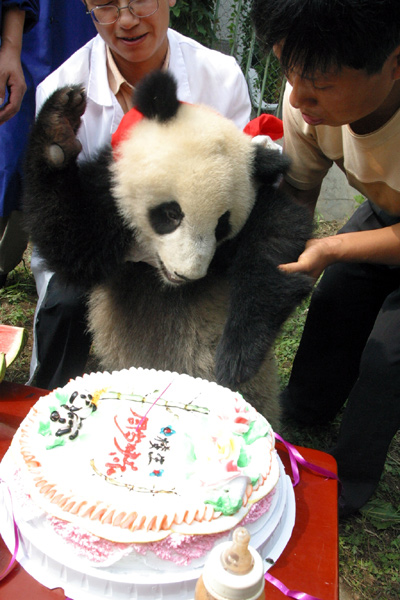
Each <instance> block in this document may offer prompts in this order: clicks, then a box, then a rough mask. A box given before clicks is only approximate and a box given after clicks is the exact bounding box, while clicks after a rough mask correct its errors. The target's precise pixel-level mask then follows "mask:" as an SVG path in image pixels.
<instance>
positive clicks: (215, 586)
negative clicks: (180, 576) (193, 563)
mask: <svg viewBox="0 0 400 600" xmlns="http://www.w3.org/2000/svg"><path fill="white" fill-rule="evenodd" d="M249 541H250V534H249V532H248V531H247V529H245V528H244V527H238V528H237V529H235V531H234V532H233V541H232V542H225V543H222V544H218V545H217V546H215V548H213V550H212V551H211V552H210V555H209V557H208V559H207V561H206V564H205V567H204V571H203V574H202V575H201V577H200V578H199V580H198V581H197V584H196V591H195V597H194V600H265V593H264V584H265V580H264V567H263V561H262V558H261V556H260V555H259V553H258V552H257V551H256V550H255V549H254V548H252V547H251V546H249Z"/></svg>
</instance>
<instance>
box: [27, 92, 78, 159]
mask: <svg viewBox="0 0 400 600" xmlns="http://www.w3.org/2000/svg"><path fill="white" fill-rule="evenodd" d="M85 108H86V96H85V91H84V89H83V88H82V87H81V86H68V87H64V88H60V89H58V90H56V91H55V92H54V94H52V96H50V98H49V99H48V100H47V102H46V103H45V104H44V106H43V108H42V110H41V111H40V113H39V116H38V119H37V128H38V130H39V131H40V135H41V136H42V137H43V138H44V139H43V140H42V141H43V144H42V147H43V148H44V158H45V160H46V162H47V163H48V164H49V165H51V166H53V167H56V168H57V167H63V166H65V165H66V164H67V163H69V162H70V161H71V160H74V159H75V158H76V157H77V156H78V154H79V152H80V151H81V148H82V146H81V143H80V141H79V140H78V139H77V137H76V134H77V131H78V129H79V126H80V123H81V116H82V115H83V113H84V111H85Z"/></svg>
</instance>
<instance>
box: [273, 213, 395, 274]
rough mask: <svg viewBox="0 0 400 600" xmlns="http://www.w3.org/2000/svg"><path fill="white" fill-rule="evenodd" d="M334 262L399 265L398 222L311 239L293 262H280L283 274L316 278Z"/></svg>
mask: <svg viewBox="0 0 400 600" xmlns="http://www.w3.org/2000/svg"><path fill="white" fill-rule="evenodd" d="M335 262H366V263H380V264H385V265H400V223H396V225H391V226H390V227H384V228H383V229H373V230H370V231H355V232H349V233H341V234H339V235H333V236H329V237H325V238H321V239H312V240H310V241H309V242H308V243H307V246H306V249H305V250H304V252H303V253H302V254H301V255H300V257H299V260H298V261H297V262H295V263H288V264H285V265H280V268H281V269H282V270H283V271H285V272H286V273H296V272H302V273H307V274H308V275H311V276H312V277H314V278H315V279H317V278H318V277H319V276H320V275H321V273H322V271H323V270H324V269H325V268H326V267H327V266H328V265H331V264H333V263H335Z"/></svg>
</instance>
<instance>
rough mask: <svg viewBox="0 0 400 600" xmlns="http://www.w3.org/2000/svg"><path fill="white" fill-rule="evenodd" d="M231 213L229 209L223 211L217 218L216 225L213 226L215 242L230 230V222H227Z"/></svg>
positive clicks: (225, 235) (224, 236)
mask: <svg viewBox="0 0 400 600" xmlns="http://www.w3.org/2000/svg"><path fill="white" fill-rule="evenodd" d="M230 216H231V213H230V211H229V210H227V211H226V212H224V214H223V215H221V216H220V218H219V219H218V223H217V226H216V228H215V239H216V240H217V242H219V241H221V240H223V239H224V238H226V237H227V236H228V235H229V234H230V232H231V224H230V222H229V219H230Z"/></svg>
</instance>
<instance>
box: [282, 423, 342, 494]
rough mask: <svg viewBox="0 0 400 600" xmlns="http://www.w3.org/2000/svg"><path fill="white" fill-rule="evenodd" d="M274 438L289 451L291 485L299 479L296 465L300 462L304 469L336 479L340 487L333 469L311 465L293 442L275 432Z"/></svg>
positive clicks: (294, 484)
mask: <svg viewBox="0 0 400 600" xmlns="http://www.w3.org/2000/svg"><path fill="white" fill-rule="evenodd" d="M275 438H276V439H277V440H279V441H280V442H282V444H283V445H284V446H285V448H286V450H287V451H288V453H289V458H290V466H291V468H292V473H293V487H296V485H297V484H298V483H299V481H300V473H299V467H298V465H299V464H300V465H302V466H303V467H306V469H310V470H311V471H314V473H318V475H323V476H324V477H326V478H328V479H336V481H337V482H338V483H339V489H340V488H341V483H340V479H339V477H338V476H337V475H336V473H333V471H329V470H328V469H324V468H323V467H319V466H318V465H313V464H312V463H310V462H308V461H307V460H306V459H305V458H304V457H303V456H302V455H301V454H300V452H299V451H298V450H297V448H296V447H295V446H293V444H289V442H286V441H285V440H284V439H283V438H282V437H281V436H280V435H279V434H278V433H275Z"/></svg>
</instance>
